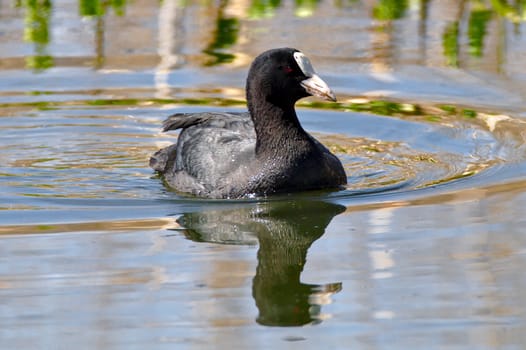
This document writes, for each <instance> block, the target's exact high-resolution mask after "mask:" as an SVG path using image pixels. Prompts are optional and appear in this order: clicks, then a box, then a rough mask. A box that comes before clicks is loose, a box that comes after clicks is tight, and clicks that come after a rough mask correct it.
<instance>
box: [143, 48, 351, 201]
mask: <svg viewBox="0 0 526 350" xmlns="http://www.w3.org/2000/svg"><path fill="white" fill-rule="evenodd" d="M295 52H298V51H297V50H294V49H276V50H269V51H267V52H265V53H263V54H262V55H260V56H258V58H256V60H255V61H254V62H253V63H252V66H251V69H250V71H249V75H248V78H247V101H248V108H249V112H248V113H213V112H205V113H177V114H174V115H172V116H170V117H168V118H167V119H166V120H165V121H164V123H163V131H170V130H177V129H181V132H180V134H179V137H178V140H177V144H176V145H171V146H169V147H167V148H164V149H161V150H159V151H158V152H156V153H155V154H154V155H153V156H152V158H151V159H150V165H151V167H152V168H153V169H154V170H156V171H157V172H159V173H160V174H161V175H162V176H163V178H164V180H165V181H166V183H167V184H168V185H169V186H170V187H172V188H174V189H175V190H177V191H179V192H185V193H190V194H193V195H196V196H200V197H209V198H240V197H246V196H251V195H269V194H273V193H283V192H294V191H301V190H311V189H322V188H338V187H340V186H342V185H345V184H346V182H347V179H346V175H345V172H344V170H343V167H342V165H341V163H340V161H339V160H338V158H337V157H336V156H334V155H333V154H332V153H330V151H329V150H328V149H327V148H325V147H324V146H323V145H322V144H321V143H319V142H318V141H317V140H315V139H314V138H313V137H312V136H310V135H309V134H308V133H307V132H305V131H304V130H303V128H302V127H301V125H300V123H299V120H298V118H297V116H296V113H295V110H294V104H295V102H296V101H297V100H298V99H300V98H302V97H305V96H308V95H310V93H311V91H309V92H307V91H306V90H305V88H303V87H302V86H301V85H300V83H301V82H303V81H305V80H306V79H307V78H308V76H305V75H304V74H303V72H302V69H301V68H300V67H298V65H297V64H296V63H295V60H294V57H293V54H294V53H295ZM280 67H281V68H280ZM283 67H287V69H285V70H284V69H283ZM327 88H328V87H327ZM330 93H331V94H332V92H330ZM332 96H333V95H332Z"/></svg>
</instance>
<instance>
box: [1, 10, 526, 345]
mask: <svg viewBox="0 0 526 350" xmlns="http://www.w3.org/2000/svg"><path fill="white" fill-rule="evenodd" d="M499 4H500V6H499ZM523 6H524V5H523V3H522V2H520V1H518V2H515V3H514V4H513V5H512V4H509V5H508V4H506V3H505V2H504V1H492V2H487V3H486V2H482V1H463V2H458V1H407V2H406V1H380V0H379V1H347V2H345V1H344V2H327V1H318V2H294V3H285V2H279V1H278V2H271V3H262V2H258V1H252V2H250V1H249V2H233V1H224V2H219V3H208V2H205V3H192V2H190V3H179V2H176V1H166V0H165V1H163V2H162V4H157V3H155V4H153V3H150V2H147V1H135V2H133V3H127V2H125V1H124V2H119V1H111V2H105V3H103V4H102V3H99V2H96V1H78V2H77V1H66V0H64V1H53V2H51V1H50V2H0V48H1V49H0V77H1V79H0V107H1V108H0V130H1V135H2V136H0V150H1V152H0V241H1V242H0V243H1V244H0V262H1V263H0V298H1V299H2V301H3V302H2V306H1V307H0V344H2V347H5V348H9V349H11V348H13V349H14V348H16V349H35V348H41V349H49V348H57V349H62V348H63V349H70V348H72V347H75V348H86V349H93V348H97V349H124V348H126V349H130V348H131V349H134V348H137V349H144V348H154V349H155V348H170V349H172V348H199V349H201V348H234V349H246V348H261V349H266V348H268V347H269V346H272V347H276V348H312V349H314V348H316V349H317V348H322V347H325V348H334V349H338V348H341V349H345V348H357V349H477V350H478V349H522V348H523V347H524V344H526V339H525V336H524V334H525V330H526V318H525V314H526V299H525V297H524V296H523V294H524V293H523V290H524V288H525V286H526V285H525V284H526V280H525V279H524V277H523V275H524V274H523V273H522V271H523V267H524V265H525V263H526V261H525V257H526V255H525V252H526V241H525V239H524V235H523V232H524V229H523V228H524V227H525V224H526V219H525V218H524V215H523V213H524V208H525V207H526V191H525V188H526V182H525V181H526V180H525V179H526V177H525V175H526V162H525V156H526V152H525V151H526V146H525V144H526V143H525V139H524V138H525V135H526V123H525V121H524V116H525V114H524V109H523V106H524V101H525V98H524V97H525V91H526V90H525V87H526V84H525V81H524V79H525V77H526V75H525V73H526V72H525V71H524V67H523V64H522V60H521V57H523V56H524V55H525V54H526V52H525V51H526V45H525V42H524V40H525V39H524V35H523V34H522V32H523V31H524V24H523V15H522V13H523ZM196 28H199V30H196ZM275 46H295V47H298V48H300V49H302V50H303V51H304V52H305V53H306V54H307V55H308V56H309V57H310V58H311V60H312V61H313V63H314V65H315V67H316V68H317V70H318V71H319V73H320V75H321V76H323V77H324V78H325V79H326V80H327V81H328V82H329V84H330V85H331V87H332V88H333V90H334V91H335V92H336V94H337V96H338V99H339V102H338V103H336V104H326V103H321V102H319V101H317V100H316V99H308V100H305V101H302V103H300V104H299V106H298V114H299V117H300V120H301V122H302V124H303V126H304V127H305V128H306V129H307V130H309V131H310V132H311V133H313V135H314V136H316V137H317V138H318V139H319V140H321V141H322V142H323V143H324V144H326V145H327V146H328V147H329V148H330V149H331V150H332V151H333V152H334V153H336V154H337V155H338V156H339V157H340V159H341V160H342V162H343V164H344V166H345V169H346V171H347V174H348V181H349V184H348V186H347V188H346V189H343V190H341V191H336V192H308V193H301V194H291V195H280V196H275V197H270V198H254V199H245V200H236V201H228V200H203V199H196V198H188V197H183V196H181V195H178V194H177V193H174V192H173V191H170V190H169V189H167V188H165V187H164V185H163V183H162V181H161V180H160V179H159V178H158V177H157V176H156V175H155V174H154V173H153V172H152V171H151V169H149V167H148V158H149V156H150V155H151V154H152V153H153V152H155V151H156V150H157V149H159V148H160V147H164V146H166V145H168V144H170V143H172V142H174V141H175V140H176V138H177V133H167V134H163V133H161V132H160V126H161V122H162V120H163V119H164V118H165V117H166V116H168V115H169V114H171V113H175V112H185V111H186V112H188V111H204V110H235V111H238V110H242V109H243V108H244V100H243V99H244V93H243V87H244V78H245V74H246V70H247V69H248V64H249V63H250V60H251V59H252V58H253V57H254V56H255V55H257V54H258V53H259V52H260V51H262V50H264V49H267V48H269V47H275Z"/></svg>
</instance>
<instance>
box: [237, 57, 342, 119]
mask: <svg viewBox="0 0 526 350" xmlns="http://www.w3.org/2000/svg"><path fill="white" fill-rule="evenodd" d="M246 91H247V101H248V104H249V109H251V104H252V103H253V101H267V102H270V103H272V104H273V105H276V106H282V107H290V106H293V105H294V103H296V101H298V100H299V99H301V98H303V97H307V96H312V95H314V96H318V97H321V98H323V99H326V100H330V101H336V97H335V96H334V93H333V92H332V90H331V89H330V88H329V86H328V85H327V84H326V83H325V82H324V81H323V80H322V79H321V78H320V77H319V76H318V75H317V74H316V72H315V70H314V68H313V67H312V64H311V63H310V61H309V59H308V58H307V57H306V56H305V55H303V53H301V52H300V51H298V50H296V49H292V48H280V49H272V50H268V51H265V52H263V53H262V54H261V55H259V56H258V57H257V58H256V59H255V60H254V62H252V65H251V67H250V70H249V72H248V77H247V88H246Z"/></svg>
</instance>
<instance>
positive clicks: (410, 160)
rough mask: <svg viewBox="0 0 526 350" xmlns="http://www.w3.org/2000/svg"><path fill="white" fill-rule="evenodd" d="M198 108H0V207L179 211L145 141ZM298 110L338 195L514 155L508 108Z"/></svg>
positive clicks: (519, 153)
mask: <svg viewBox="0 0 526 350" xmlns="http://www.w3.org/2000/svg"><path fill="white" fill-rule="evenodd" d="M203 109H214V108H211V107H206V106H205V107H203V106H188V105H187V106H174V105H163V104H160V105H157V104H154V105H151V106H149V105H148V104H147V103H142V104H137V105H132V106H118V107H115V106H107V105H106V106H105V105H102V106H97V107H93V106H86V105H85V106H82V105H79V104H75V105H73V106H71V105H55V106H53V108H41V109H34V108H28V107H20V108H12V109H11V110H9V109H7V110H6V111H7V115H5V114H4V115H3V116H2V118H0V127H1V128H2V130H3V134H4V135H6V136H4V141H3V142H2V144H1V145H0V148H1V150H2V152H1V153H0V157H1V161H2V166H1V168H0V181H1V182H0V187H1V188H2V189H1V191H0V193H1V195H0V196H1V203H2V205H1V209H3V210H2V211H0V215H2V216H5V218H8V220H7V221H8V222H13V223H20V222H21V221H24V220H27V217H28V216H29V217H31V218H36V219H35V220H36V221H41V220H42V215H37V214H35V213H37V212H40V213H41V214H42V213H47V212H48V211H51V212H53V213H54V214H56V216H49V215H47V214H45V215H43V216H44V217H45V218H47V219H49V220H51V221H53V220H55V219H56V220H59V221H72V220H73V221H75V220H76V219H79V217H75V215H78V214H79V213H83V215H85V211H84V210H87V211H88V212H91V213H92V214H90V215H91V216H90V215H87V214H86V215H87V217H89V218H92V219H95V220H97V219H98V218H100V217H101V216H103V217H107V216H108V215H109V214H108V210H111V211H112V213H113V214H115V215H117V217H116V218H115V219H118V218H119V217H123V218H125V217H141V218H147V217H151V216H158V215H159V214H160V213H161V212H162V213H161V214H163V215H165V214H166V213H164V212H163V211H166V210H165V209H162V208H163V207H168V206H169V207H170V211H173V212H183V211H185V210H187V209H188V207H189V206H191V207H192V206H196V205H197V206H203V205H206V203H204V202H203V201H196V200H194V199H191V198H183V197H180V196H178V195H177V194H175V193H173V192H171V191H169V190H167V189H166V188H164V186H163V184H162V183H161V181H160V180H159V179H157V178H156V177H155V174H154V173H153V172H152V171H151V169H150V168H149V167H148V159H149V156H150V155H151V154H152V153H153V152H154V151H155V150H157V149H158V148H159V147H163V146H165V145H167V144H170V143H172V142H174V141H175V140H176V136H177V135H176V134H163V133H161V132H160V125H161V121H162V120H163V118H164V117H165V116H166V115H169V114H170V113H173V112H174V111H175V110H177V111H200V110H203ZM216 109H217V108H216ZM229 109H232V108H229ZM342 109H343V108H342ZM220 110H225V108H220ZM298 114H299V115H300V119H301V120H302V123H303V125H304V127H305V128H306V129H307V130H309V131H311V132H312V133H313V134H314V135H315V136H316V137H317V138H318V139H320V141H322V142H323V143H324V144H325V145H327V147H329V148H330V149H331V150H332V151H333V152H334V153H336V154H337V155H338V156H339V157H340V159H341V160H342V162H343V163H344V166H345V169H346V172H347V174H348V182H349V183H348V186H347V188H346V189H345V190H342V191H340V192H338V193H333V194H331V195H332V196H337V197H339V198H343V199H344V201H346V202H348V203H352V201H353V198H354V197H356V195H360V196H362V197H363V196H367V195H368V194H372V193H374V194H375V199H374V200H379V199H380V200H381V197H380V198H379V197H378V195H380V196H381V195H382V194H392V193H395V194H396V193H402V194H404V193H405V194H407V193H413V192H414V191H416V190H419V189H427V188H438V187H440V188H441V189H442V190H447V189H448V188H449V187H450V186H451V185H452V184H454V183H459V182H460V181H459V180H462V185H461V186H462V187H469V186H474V185H473V183H472V179H474V178H476V177H480V176H483V177H484V179H483V182H485V183H491V182H497V181H499V180H500V178H501V177H500V172H501V169H502V168H504V167H506V166H507V165H509V164H513V163H517V162H519V163H520V162H523V158H524V142H523V140H522V138H523V135H525V134H526V133H524V130H525V129H524V123H522V121H521V120H520V119H517V120H516V119H513V118H512V117H509V116H502V115H491V114H484V113H478V114H477V115H476V116H475V117H473V116H470V117H469V118H467V117H465V116H464V117H463V116H460V117H459V116H458V115H454V114H451V113H449V114H447V113H446V114H442V115H434V116H432V117H430V116H429V115H427V114H426V113H425V112H422V113H413V114H410V115H398V116H377V115H374V114H370V113H362V112H349V111H345V112H342V111H332V110H322V109H300V110H299V112H298ZM456 188H458V186H457V187H456ZM321 195H322V196H323V195H324V194H321ZM255 200H258V199H257V198H256V199H255ZM174 207H175V208H174ZM108 208H109V209H108ZM145 208H149V209H148V210H147V209H145ZM185 208H186V209H185ZM73 209H75V210H76V212H75V214H71V213H72V210H73ZM32 213H33V214H32ZM28 214H29V215H28ZM22 218H24V219H22ZM29 220H30V221H31V220H32V219H29Z"/></svg>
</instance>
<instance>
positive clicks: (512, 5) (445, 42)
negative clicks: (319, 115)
mask: <svg viewBox="0 0 526 350" xmlns="http://www.w3.org/2000/svg"><path fill="white" fill-rule="evenodd" d="M320 2H321V0H295V1H294V15H295V16H297V17H301V18H306V19H305V20H308V18H310V17H312V16H314V15H316V11H317V9H318V7H319V4H320ZM431 3H435V2H433V1H431V0H416V1H409V0H376V1H373V2H372V3H371V5H370V6H371V7H370V9H371V12H370V16H371V18H372V19H374V20H376V21H378V22H379V23H380V27H379V28H380V29H382V31H387V32H391V31H394V30H397V29H396V27H393V26H391V25H386V24H389V23H391V22H393V21H397V20H403V19H404V18H405V17H407V16H408V11H409V7H410V5H411V8H419V9H420V11H419V13H420V14H419V21H420V22H422V23H423V26H424V27H425V25H426V24H425V23H426V22H427V21H429V20H431V19H430V13H429V8H430V6H431ZM15 5H16V6H17V7H18V8H23V9H24V10H25V30H24V40H25V41H26V42H30V43H33V44H34V54H33V55H31V56H28V57H27V58H26V66H27V67H28V68H31V69H34V70H36V71H41V70H45V69H47V68H50V67H52V66H53V65H54V64H55V60H54V59H53V56H52V54H50V53H49V52H48V45H49V43H50V42H51V41H52V40H53V38H52V37H51V32H52V30H51V28H52V25H53V23H51V21H52V19H53V17H52V12H53V9H54V7H53V0H16V1H15ZM455 5H456V7H455V8H452V11H451V12H452V13H456V16H454V18H452V19H450V20H449V22H448V23H446V24H445V25H444V26H443V28H442V29H441V31H442V33H441V36H442V49H443V55H444V58H445V64H446V65H449V66H451V67H459V66H460V65H461V61H460V57H461V56H462V55H461V54H460V53H461V50H462V46H461V44H460V43H462V42H467V53H468V55H469V56H471V57H474V58H480V57H483V56H484V54H485V42H487V41H488V40H487V38H488V35H489V34H490V33H491V31H492V30H497V29H498V28H495V29H493V27H492V26H491V23H492V22H493V21H502V20H505V21H509V22H511V23H513V24H518V23H520V22H522V21H524V20H525V19H526V6H525V5H526V0H515V1H511V0H487V1H484V0H463V1H459V2H457V3H456V4H455ZM127 6H130V4H129V3H128V2H127V1H126V0H78V9H79V15H80V17H89V18H94V19H95V21H94V32H95V50H94V51H95V60H94V68H100V67H102V66H103V65H104V46H105V42H104V37H105V34H104V32H105V30H106V26H105V21H107V20H111V18H106V15H107V13H108V9H112V10H113V12H114V13H115V14H116V15H117V16H124V15H125V13H126V7H127ZM177 6H179V7H180V8H186V7H190V6H196V4H194V3H193V2H191V1H178V5H177ZM197 6H202V7H206V8H210V9H212V10H214V11H217V12H216V16H215V18H216V19H215V26H213V29H212V31H211V32H210V33H209V34H210V37H211V39H210V42H209V44H208V45H207V46H206V47H205V48H203V49H202V52H203V53H204V54H205V55H207V56H208V57H209V59H208V60H205V61H204V64H205V65H221V64H225V63H229V62H232V61H233V60H234V59H235V58H236V56H235V53H234V52H232V48H233V47H234V46H235V45H237V44H238V43H239V42H240V38H241V37H243V36H244V34H245V33H244V32H243V31H244V30H246V29H244V28H245V27H246V26H243V23H244V22H245V21H247V20H248V21H250V20H264V19H266V18H270V17H273V16H275V14H276V13H277V12H278V11H279V9H280V8H281V7H282V6H283V2H282V1H281V0H249V1H248V4H247V6H246V7H245V6H242V7H240V6H239V4H237V3H235V2H234V1H233V0H221V1H220V2H219V3H214V2H208V1H207V2H202V3H200V4H199V5H197ZM334 6H335V7H336V8H346V7H347V8H353V7H356V6H364V3H362V2H361V1H359V0H347V1H343V0H338V1H336V2H335V3H334ZM367 6H369V5H367ZM227 9H230V11H227ZM232 9H235V10H234V11H232ZM463 22H465V23H463ZM382 23H383V24H382ZM463 24H464V25H465V26H464V25H463ZM248 27H250V26H248ZM460 28H467V30H461V29H460ZM422 35H424V36H425V33H422ZM463 35H465V36H467V38H466V39H467V40H465V39H464V38H462V36H463ZM505 35H506V32H504V36H503V37H502V38H500V37H499V40H506V39H505ZM393 38H394V36H393V35H388V36H386V37H384V39H383V40H393ZM424 40H425V39H424ZM504 47H505V45H497V48H496V49H497V50H498V49H500V50H502V49H503V48H504Z"/></svg>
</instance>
